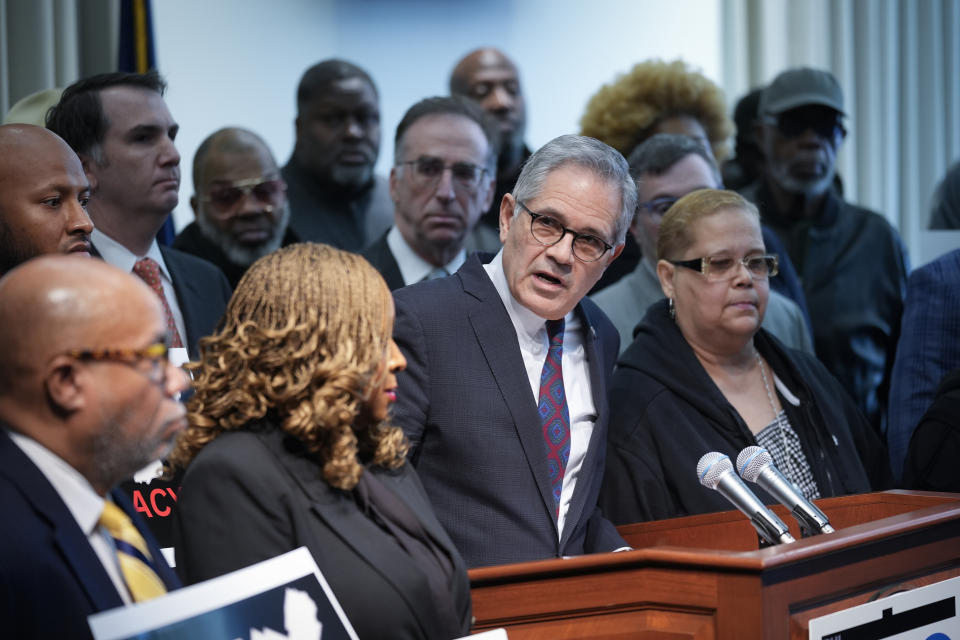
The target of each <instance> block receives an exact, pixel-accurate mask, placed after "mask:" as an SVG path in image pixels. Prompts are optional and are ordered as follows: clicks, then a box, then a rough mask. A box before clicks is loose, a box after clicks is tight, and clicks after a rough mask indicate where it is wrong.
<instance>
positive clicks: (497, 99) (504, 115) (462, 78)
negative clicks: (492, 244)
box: [450, 48, 530, 248]
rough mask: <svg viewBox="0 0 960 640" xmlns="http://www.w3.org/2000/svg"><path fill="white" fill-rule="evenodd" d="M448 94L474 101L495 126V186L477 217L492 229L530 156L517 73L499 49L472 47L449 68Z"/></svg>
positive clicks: (525, 107) (525, 118)
mask: <svg viewBox="0 0 960 640" xmlns="http://www.w3.org/2000/svg"><path fill="white" fill-rule="evenodd" d="M450 95H453V96H459V97H461V98H466V99H468V100H471V101H473V102H475V103H477V104H478V105H480V106H481V107H482V108H483V110H484V111H486V112H487V113H489V114H490V116H491V120H492V121H493V122H495V123H496V124H497V126H498V129H499V132H500V145H499V146H500V155H499V156H498V157H497V186H496V190H495V191H494V197H493V202H492V204H491V205H490V209H489V211H487V213H486V214H485V215H484V216H483V218H481V220H480V222H481V224H482V225H484V226H485V227H486V228H487V229H494V230H496V229H497V227H498V225H499V219H500V201H501V200H503V195H504V194H505V193H509V192H510V191H512V190H513V186H514V185H515V184H516V183H517V178H518V177H519V176H520V169H521V167H522V166H523V163H524V162H526V161H527V158H529V157H530V149H528V148H527V146H526V145H525V144H524V142H523V136H524V134H525V133H526V130H527V106H526V103H525V102H524V99H523V91H522V90H521V88H520V74H519V73H518V72H517V67H516V65H515V64H513V62H512V61H511V60H510V58H508V57H507V56H505V55H504V54H503V53H502V52H501V51H499V50H497V49H492V48H482V49H476V50H475V51H471V52H470V53H468V54H467V55H466V56H464V57H463V59H462V60H460V62H458V63H457V65H456V66H455V67H454V68H453V73H451V74H450ZM481 243H482V240H481ZM480 248H485V247H480Z"/></svg>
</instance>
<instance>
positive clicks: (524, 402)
mask: <svg viewBox="0 0 960 640" xmlns="http://www.w3.org/2000/svg"><path fill="white" fill-rule="evenodd" d="M458 274H459V275H460V278H461V281H462V282H463V285H464V291H466V292H467V293H468V294H470V295H472V296H474V297H475V298H477V299H478V300H479V301H480V304H478V305H475V306H474V307H473V309H472V310H471V311H470V324H471V325H472V327H473V331H474V334H475V335H476V337H477V341H478V342H479V344H480V349H481V350H482V351H483V355H484V358H485V359H486V361H487V365H488V366H489V367H490V372H491V373H492V374H493V378H494V380H496V382H497V386H498V387H499V389H500V394H501V395H502V396H503V401H504V402H505V403H506V405H507V409H509V411H510V414H511V416H512V417H513V424H514V427H515V428H516V430H517V436H518V437H519V438H520V444H521V446H522V447H523V452H524V455H525V457H526V458H527V464H529V465H530V470H531V472H532V473H533V477H534V479H535V481H536V483H537V489H539V491H540V499H541V500H542V502H543V507H544V509H546V511H547V513H548V514H549V515H550V520H551V521H552V522H553V527H554V530H555V531H556V527H557V522H556V517H555V516H554V513H555V507H554V502H553V490H552V488H551V485H550V472H549V470H548V469H547V451H546V445H545V444H544V440H543V433H542V427H541V422H540V415H539V413H537V402H536V400H534V398H533V396H532V395H531V393H530V380H529V378H527V370H526V367H525V365H524V363H523V356H522V355H521V354H520V346H519V343H518V341H517V336H516V332H515V331H514V328H513V322H512V321H511V320H510V315H509V314H508V313H507V310H506V308H505V307H504V306H503V301H502V300H501V299H500V294H499V293H497V290H496V288H495V287H494V286H493V283H492V282H491V281H490V278H489V277H488V276H487V274H486V272H485V271H484V270H483V266H482V265H481V264H480V262H479V260H477V259H476V258H471V259H469V260H468V261H467V263H465V264H464V266H463V267H462V268H461V269H460V271H458ZM505 329H506V331H505Z"/></svg>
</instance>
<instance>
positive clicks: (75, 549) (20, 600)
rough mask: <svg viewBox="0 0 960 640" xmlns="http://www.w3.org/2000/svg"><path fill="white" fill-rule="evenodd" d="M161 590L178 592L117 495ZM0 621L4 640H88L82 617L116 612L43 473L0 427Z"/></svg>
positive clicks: (104, 578)
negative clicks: (160, 581) (154, 569)
mask: <svg viewBox="0 0 960 640" xmlns="http://www.w3.org/2000/svg"><path fill="white" fill-rule="evenodd" d="M111 495H112V497H113V500H114V502H116V504H117V505H118V506H119V507H121V508H122V509H123V510H124V511H125V512H126V513H127V515H129V516H130V517H131V518H132V519H133V522H134V524H135V525H136V526H137V528H138V529H139V530H140V533H141V534H142V535H143V537H144V539H145V540H146V541H147V545H148V546H149V548H150V553H151V555H152V556H153V558H154V560H155V564H156V565H157V571H158V573H159V575H160V577H161V578H162V579H163V581H164V583H165V584H166V585H167V589H175V588H177V587H178V586H180V583H179V581H178V580H177V578H176V576H175V575H174V574H173V572H172V571H171V570H170V568H169V567H168V566H167V564H166V562H164V560H163V556H162V555H161V554H160V550H159V549H158V548H157V545H156V543H155V541H154V540H153V536H151V535H150V532H149V531H147V530H146V527H144V526H143V522H142V521H141V520H140V518H139V516H137V515H136V514H135V513H134V512H133V508H132V507H131V505H130V502H129V500H128V499H127V498H126V497H125V496H124V495H123V494H122V493H121V492H119V491H114V492H113V493H112V494H111ZM0 505H2V509H3V526H2V527H0V621H2V626H3V632H2V634H3V636H4V637H10V638H21V639H22V638H89V637H91V636H90V629H89V627H88V626H87V616H89V615H90V614H93V613H96V612H98V611H104V610H107V609H113V608H114V607H121V606H123V600H122V599H121V598H120V594H118V593H117V590H116V588H115V587H114V586H113V582H111V580H110V576H109V575H108V574H107V572H106V570H104V568H103V565H102V564H101V563H100V559H99V558H98V556H97V554H96V552H95V551H94V550H93V547H91V546H90V543H89V542H88V541H87V536H86V534H84V532H83V531H81V530H80V527H79V526H78V525H77V521H76V520H74V518H73V515H72V514H71V513H70V511H69V509H67V506H66V505H65V504H64V502H63V500H61V499H60V496H59V495H58V494H57V492H56V491H55V490H54V488H53V486H52V485H51V484H50V483H49V482H48V481H47V479H46V477H45V476H44V475H43V473H42V472H41V471H40V470H39V469H38V468H37V467H36V465H34V464H33V462H32V461H31V460H30V458H28V457H27V456H26V455H25V454H24V453H23V451H22V450H21V449H20V447H18V446H17V445H16V444H14V442H13V441H12V440H11V439H10V437H9V436H8V435H7V433H6V431H4V430H3V429H2V428H0Z"/></svg>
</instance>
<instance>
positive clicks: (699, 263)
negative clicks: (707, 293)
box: [667, 255, 780, 282]
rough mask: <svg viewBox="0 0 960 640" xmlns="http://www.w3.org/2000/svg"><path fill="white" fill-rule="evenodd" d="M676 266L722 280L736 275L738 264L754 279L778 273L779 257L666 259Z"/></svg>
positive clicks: (712, 278) (713, 279)
mask: <svg viewBox="0 0 960 640" xmlns="http://www.w3.org/2000/svg"><path fill="white" fill-rule="evenodd" d="M667 262H669V263H670V264H674V265H676V266H678V267H686V268H688V269H693V270H694V271H699V272H700V273H702V274H703V275H704V276H706V278H707V282H723V281H725V280H729V279H731V278H733V277H734V276H735V275H737V270H738V269H739V268H740V265H743V266H745V267H746V268H747V273H749V274H750V277H751V278H753V279H754V280H765V279H766V278H770V277H773V276H775V275H777V273H779V270H780V259H779V258H778V257H777V256H775V255H762V256H745V257H743V258H740V259H739V260H737V259H736V258H730V257H726V256H707V257H705V258H695V259H693V260H667Z"/></svg>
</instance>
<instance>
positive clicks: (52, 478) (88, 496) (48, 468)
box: [7, 431, 133, 604]
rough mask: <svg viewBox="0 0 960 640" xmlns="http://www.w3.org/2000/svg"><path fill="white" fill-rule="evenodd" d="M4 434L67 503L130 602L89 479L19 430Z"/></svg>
mask: <svg viewBox="0 0 960 640" xmlns="http://www.w3.org/2000/svg"><path fill="white" fill-rule="evenodd" d="M7 434H8V435H9V436H10V439H11V440H13V443H14V444H16V445H17V446H18V447H20V449H21V450H22V451H23V453H24V455H26V456H27V457H28V458H30V461H31V462H33V464H35V465H36V467H37V468H38V469H39V470H40V473H42V474H43V475H44V477H45V478H46V479H47V482H49V483H50V484H51V485H52V486H53V489H54V491H56V492H57V494H58V495H59V496H60V499H61V500H63V503H64V504H65V505H67V509H68V510H69V511H70V513H71V515H73V519H74V520H76V521H77V526H79V527H80V530H81V531H83V533H84V535H86V536H87V541H88V542H89V543H90V546H91V547H93V550H94V552H95V553H96V554H97V558H98V559H99V560H100V564H102V565H103V568H104V569H105V570H106V572H107V575H109V576H110V581H111V582H113V586H114V587H116V589H117V593H119V594H120V597H121V598H122V599H123V602H124V604H131V603H132V602H133V599H132V598H131V597H130V592H129V591H127V584H126V583H125V582H124V581H123V574H122V573H121V572H120V565H119V561H118V560H117V552H116V549H115V547H114V546H113V540H112V539H111V538H110V534H109V533H107V531H106V530H105V529H104V528H103V527H101V526H99V524H98V523H99V522H100V514H102V513H103V505H104V503H105V502H106V501H105V500H104V499H103V498H101V497H100V496H99V495H97V492H96V491H94V490H93V487H92V486H91V485H90V482H89V481H87V479H86V478H84V477H83V476H82V475H81V474H80V472H79V471H77V470H76V469H74V468H73V467H71V466H70V465H69V464H68V463H67V462H66V461H65V460H64V459H63V458H61V457H60V456H58V455H57V454H55V453H53V452H52V451H50V450H49V449H47V448H46V447H44V446H43V445H42V444H40V443H39V442H37V441H36V440H34V439H33V438H29V437H27V436H25V435H23V434H22V433H17V432H16V431H7Z"/></svg>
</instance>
